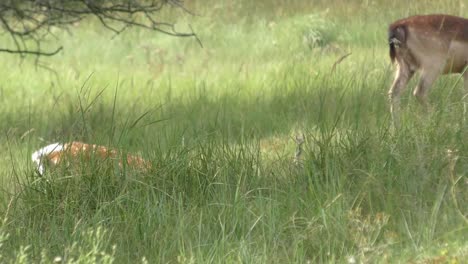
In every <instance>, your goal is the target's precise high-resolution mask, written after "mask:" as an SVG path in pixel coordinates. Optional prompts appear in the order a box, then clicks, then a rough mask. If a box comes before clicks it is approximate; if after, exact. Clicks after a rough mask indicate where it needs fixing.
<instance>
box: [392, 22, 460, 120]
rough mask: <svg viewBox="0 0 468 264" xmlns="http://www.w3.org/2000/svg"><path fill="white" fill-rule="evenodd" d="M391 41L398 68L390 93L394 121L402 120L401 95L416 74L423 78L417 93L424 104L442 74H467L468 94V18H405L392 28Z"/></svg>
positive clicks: (393, 56)
mask: <svg viewBox="0 0 468 264" xmlns="http://www.w3.org/2000/svg"><path fill="white" fill-rule="evenodd" d="M388 40H389V45H390V59H391V60H392V62H395V61H396V63H397V66H398V70H397V72H396V76H395V80H394V82H393V84H392V86H391V88H390V91H389V98H390V103H391V112H392V117H393V121H394V122H398V119H399V118H398V110H399V97H400V94H401V92H402V90H403V89H404V88H405V87H406V85H407V83H408V82H409V80H410V79H411V77H412V76H413V75H414V73H415V72H416V71H420V72H421V79H420V81H419V83H418V85H417V86H416V88H415V89H414V92H413V94H414V95H415V96H416V97H417V99H418V100H419V101H420V102H421V103H422V104H424V105H426V104H427V102H426V101H427V99H426V97H427V92H428V90H429V88H430V86H431V85H432V84H433V83H434V81H435V80H436V79H437V77H438V76H439V75H441V74H449V73H463V74H464V82H465V92H466V93H468V72H467V71H466V70H465V68H466V67H467V66H468V19H465V18H462V17H456V16H450V15H440V14H438V15H421V16H412V17H408V18H404V19H401V20H398V21H395V22H394V23H392V24H391V25H390V26H389V29H388ZM465 110H466V103H465Z"/></svg>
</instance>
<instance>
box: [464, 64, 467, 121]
mask: <svg viewBox="0 0 468 264" xmlns="http://www.w3.org/2000/svg"><path fill="white" fill-rule="evenodd" d="M463 85H464V86H465V90H464V94H463V121H464V122H465V123H466V112H467V111H468V66H466V67H465V71H464V73H463Z"/></svg>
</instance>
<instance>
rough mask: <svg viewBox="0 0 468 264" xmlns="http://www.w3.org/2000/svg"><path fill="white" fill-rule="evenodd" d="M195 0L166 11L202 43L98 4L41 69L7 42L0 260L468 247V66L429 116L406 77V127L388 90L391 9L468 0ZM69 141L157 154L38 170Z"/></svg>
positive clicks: (284, 255)
mask: <svg viewBox="0 0 468 264" xmlns="http://www.w3.org/2000/svg"><path fill="white" fill-rule="evenodd" d="M423 2H424V3H423ZM186 5H187V7H188V8H189V9H190V10H193V11H194V12H195V13H196V14H198V15H197V16H191V15H188V14H181V13H180V12H175V11H174V10H166V11H164V12H163V13H162V16H163V17H167V18H170V19H173V20H174V21H177V28H178V29H180V30H186V29H188V24H191V25H192V27H193V28H194V30H195V31H196V32H197V34H198V35H199V38H200V39H201V41H202V43H203V48H202V47H200V46H199V44H198V43H197V41H196V40H195V39H180V38H171V37H167V36H162V35H160V34H156V33H154V32H148V31H142V30H129V31H127V32H124V33H123V34H121V35H119V36H113V35H112V33H110V32H108V31H105V30H104V29H103V28H101V27H99V26H98V25H97V23H95V22H93V21H85V22H82V23H81V24H79V25H76V27H74V28H72V30H71V31H70V32H69V33H68V32H63V31H59V30H57V32H54V33H55V35H56V36H57V38H58V39H55V38H51V39H50V40H49V43H48V44H49V45H50V46H51V47H54V46H55V45H57V42H59V43H61V44H63V46H64V51H63V53H61V54H59V55H56V56H55V57H51V58H41V59H40V62H39V65H41V67H38V65H37V64H35V61H34V60H35V58H27V59H25V60H21V59H20V58H18V57H15V56H11V55H8V54H0V58H1V60H2V71H1V72H0V77H1V78H0V80H1V81H0V100H1V102H0V112H1V114H0V132H1V135H0V146H1V147H2V149H3V152H2V153H3V155H2V158H0V180H1V184H2V185H1V186H2V188H1V190H2V192H1V194H0V196H1V198H0V217H1V219H0V220H1V221H0V222H1V225H0V261H1V262H3V263H13V262H14V263H33V262H34V263H39V262H42V263H51V262H53V261H55V262H57V263H140V262H141V263H205V262H207V263H208V262H209V263H408V262H409V263H463V262H464V261H466V259H467V257H468V242H467V241H468V219H467V212H468V191H467V189H468V143H467V142H468V130H467V128H468V127H467V126H468V125H467V124H466V123H463V120H462V116H461V113H462V108H463V106H462V101H461V98H462V92H463V91H462V90H463V89H462V86H463V84H462V80H460V76H455V75H454V76H448V77H443V78H440V79H439V80H438V81H437V83H436V85H435V86H434V87H433V89H432V91H431V94H430V101H431V104H432V109H431V111H430V113H428V114H425V113H424V111H423V110H422V109H421V107H419V105H418V104H417V102H416V101H415V100H414V99H413V98H412V97H411V96H410V92H409V90H410V89H408V91H407V92H406V93H405V94H404V96H403V98H402V106H403V109H404V110H403V112H402V127H401V130H399V131H395V133H392V132H391V129H390V115H389V113H388V104H387V100H386V94H387V90H388V88H389V86H390V84H391V81H392V78H393V66H392V65H391V64H390V60H389V56H388V47H387V25H388V24H389V23H390V22H392V21H393V20H396V19H397V18H400V17H404V16H408V15H412V14H420V13H449V14H453V15H460V16H464V17H468V5H467V4H466V2H465V1H461V0H460V1H458V0H457V1H455V0H445V1H435V0H434V1H406V0H405V1H403V0H396V1H384V0H378V1H372V0H368V1H344V0H327V1H322V0H317V1H304V0H302V1H299V0H294V1H284V0H270V1H267V0H259V1H248V0H242V1H227V0H222V1H215V0H209V1H196V0H193V1H187V3H186ZM0 38H1V39H3V40H4V41H3V42H2V43H5V45H7V44H8V41H7V40H6V37H5V36H0ZM2 45H3V44H2ZM347 54H350V55H349V56H347V57H346V58H343V57H344V56H345V55H347ZM341 58H343V59H342V60H341V61H340V59H341ZM46 68H47V69H46ZM414 85H415V81H413V82H412V83H411V85H410V87H413V86H414ZM300 139H303V143H302V144H301V143H300V142H298V141H301V140H300ZM68 140H80V141H85V142H89V143H97V144H103V145H107V146H113V147H116V148H119V149H123V150H125V151H129V152H133V153H138V154H140V155H142V156H143V157H145V158H147V159H148V160H150V161H151V162H152V163H153V165H154V170H152V171H151V172H150V173H146V174H138V173H133V172H131V171H117V170H113V169H109V168H107V169H106V168H104V169H102V168H98V167H99V164H91V165H89V164H83V167H82V168H81V169H80V170H79V171H66V170H56V171H50V173H48V174H47V175H45V177H42V178H40V177H38V176H37V175H36V174H35V172H34V168H33V164H32V163H31V161H30V155H31V153H32V151H34V150H35V149H37V148H39V147H42V146H43V145H46V144H49V143H53V142H56V141H59V142H63V141H68ZM299 147H302V149H303V150H302V152H301V154H300V155H299V156H298V157H296V156H295V155H296V154H295V153H296V152H297V151H298V149H299Z"/></svg>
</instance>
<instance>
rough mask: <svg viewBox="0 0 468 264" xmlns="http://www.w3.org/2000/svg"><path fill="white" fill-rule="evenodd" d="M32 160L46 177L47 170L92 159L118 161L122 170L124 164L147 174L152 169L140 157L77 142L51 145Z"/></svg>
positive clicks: (35, 154)
mask: <svg viewBox="0 0 468 264" xmlns="http://www.w3.org/2000/svg"><path fill="white" fill-rule="evenodd" d="M125 156H126V157H125ZM124 157H125V158H124ZM31 158H32V160H33V162H34V163H35V164H36V166H37V171H38V173H39V174H40V175H44V173H45V170H46V168H53V167H58V166H60V165H62V166H63V165H64V166H66V167H69V166H70V165H72V164H75V165H78V164H80V162H89V161H91V159H93V160H96V161H105V160H108V159H110V160H118V165H119V167H120V168H121V169H122V168H123V167H124V164H125V165H126V166H128V167H129V168H132V169H136V170H139V171H142V172H147V171H148V170H149V169H151V163H150V162H148V161H146V160H144V159H143V158H141V157H139V156H136V155H131V154H126V155H124V154H123V153H122V152H119V151H117V150H115V149H112V148H107V147H104V146H99V145H92V144H86V143H82V142H77V141H72V142H69V143H64V144H62V143H54V144H50V145H48V146H45V147H43V148H41V149H39V150H37V151H35V152H34V153H33V154H32V157H31ZM124 162H125V163H124Z"/></svg>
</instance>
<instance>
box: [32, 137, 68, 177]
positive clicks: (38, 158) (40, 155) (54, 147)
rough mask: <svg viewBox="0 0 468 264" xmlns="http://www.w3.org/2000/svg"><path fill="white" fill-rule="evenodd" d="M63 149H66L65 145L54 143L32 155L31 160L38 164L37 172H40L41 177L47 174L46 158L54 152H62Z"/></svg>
mask: <svg viewBox="0 0 468 264" xmlns="http://www.w3.org/2000/svg"><path fill="white" fill-rule="evenodd" d="M63 149H64V145H63V144H61V143H53V144H50V145H47V146H45V147H43V148H41V149H39V150H37V151H35V152H34V153H33V154H32V155H31V159H32V161H33V162H34V163H35V164H36V166H37V171H38V172H39V174H40V175H44V172H45V167H44V157H45V156H48V155H49V154H51V153H53V152H56V151H62V150H63Z"/></svg>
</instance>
